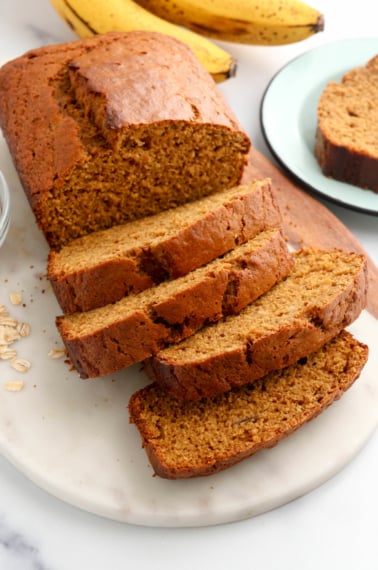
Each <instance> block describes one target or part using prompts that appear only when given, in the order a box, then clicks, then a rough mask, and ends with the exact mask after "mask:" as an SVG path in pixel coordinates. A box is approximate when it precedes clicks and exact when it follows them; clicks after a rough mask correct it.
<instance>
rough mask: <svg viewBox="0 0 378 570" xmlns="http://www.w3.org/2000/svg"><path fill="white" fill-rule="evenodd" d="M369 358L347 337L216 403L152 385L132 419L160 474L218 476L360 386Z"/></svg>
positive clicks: (137, 400)
mask: <svg viewBox="0 0 378 570" xmlns="http://www.w3.org/2000/svg"><path fill="white" fill-rule="evenodd" d="M367 358H368V348H367V346H366V345H364V344H362V343H360V342H358V341H357V340H355V339H354V338H353V337H352V336H351V335H350V334H349V333H348V332H345V331H342V332H341V333H340V335H338V336H337V337H335V338H334V339H332V340H331V341H329V343H327V344H326V345H324V346H323V347H322V348H320V349H319V350H318V351H317V352H315V353H312V354H311V355H309V356H307V357H305V358H302V359H301V360H299V361H298V362H297V363H296V364H293V365H291V366H290V367H288V368H285V369H284V370H281V371H277V372H271V373H270V374H268V375H267V376H265V377H264V378H262V379H260V380H257V381H255V382H253V383H251V384H248V385H245V386H243V387H241V388H236V389H234V390H231V391H229V392H227V393H225V394H222V395H219V396H217V397H215V398H203V399H201V400H199V401H196V402H188V401H180V400H178V399H176V398H174V397H172V396H169V395H167V393H166V392H165V391H164V390H163V389H162V388H161V387H159V386H158V385H157V384H156V383H153V384H150V385H148V386H147V387H145V388H143V389H141V390H140V391H138V392H136V393H135V394H133V395H132V396H131V399H130V402H129V415H130V421H131V423H134V424H135V425H136V427H137V429H138V430H139V433H140V435H141V439H142V443H143V447H144V448H145V451H146V452H147V454H148V457H149V460H150V462H151V465H152V467H153V469H154V471H155V473H156V474H157V475H159V476H161V477H164V478H168V479H182V478H190V477H198V476H203V475H212V474H214V473H216V472H218V471H221V470H223V469H226V468H228V467H230V466H231V465H234V464H235V463H238V462H240V461H242V460H244V459H246V458H248V457H250V456H252V455H254V454H255V453H256V452H258V451H260V450H262V449H265V448H271V447H273V446H275V445H276V444H278V443H279V442H280V441H281V440H282V439H283V438H285V437H286V436H288V435H290V434H291V433H292V432H294V431H295V430H297V429H298V428H300V427H301V426H303V425H304V424H306V423H307V422H308V421H310V420H312V419H313V418H315V417H316V416H318V415H319V414H320V413H321V412H323V411H324V410H325V409H326V408H327V407H328V406H330V405H331V404H332V403H333V402H334V401H335V400H337V399H339V398H340V397H341V396H342V395H343V393H344V392H345V391H346V390H347V389H348V388H349V387H350V386H351V385H352V384H353V382H354V381H355V380H356V379H357V378H358V376H359V375H360V372H361V370H362V368H363V366H364V365H365V363H366V360H367Z"/></svg>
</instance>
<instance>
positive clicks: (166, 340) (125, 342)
mask: <svg viewBox="0 0 378 570" xmlns="http://www.w3.org/2000/svg"><path fill="white" fill-rule="evenodd" d="M292 266H293V261H292V257H291V255H290V254H289V252H288V249H287V246H286V242H285V239H284V237H283V235H282V233H281V231H280V230H269V231H266V232H262V233H261V234H259V235H258V236H257V237H256V238H254V239H252V240H250V241H249V242H247V243H245V244H243V245H241V246H238V247H237V248H235V249H234V250H233V251H231V252H230V253H229V254H227V255H225V256H224V257H223V258H220V259H217V260H215V261H214V262H212V263H210V264H208V265H207V266H205V267H203V268H199V269H198V270H196V271H194V272H192V273H190V274H188V275H187V276H184V277H182V278H179V279H176V280H174V281H170V282H166V283H162V284H161V285H159V286H157V287H155V288H153V289H149V290H148V291H144V292H142V293H139V294H138V295H133V296H129V297H127V298H125V299H123V300H121V301H119V302H118V303H116V304H114V305H111V306H109V305H108V306H106V307H103V308H100V309H96V310H94V311H91V312H88V313H76V314H73V315H66V316H62V317H58V319H57V326H58V329H59V332H60V335H61V337H62V339H63V341H64V342H65V345H66V347H67V350H68V353H69V355H70V358H71V360H72V362H73V363H74V365H75V367H76V368H77V370H78V372H79V373H80V375H81V377H82V378H87V377H97V376H102V375H105V374H110V373H112V372H115V371H117V370H120V369H122V368H124V367H126V366H130V365H131V364H133V363H135V362H139V361H141V360H143V359H145V358H147V357H149V356H150V355H151V354H154V353H156V352H157V351H158V350H160V349H161V348H162V347H164V346H166V345H167V344H170V343H175V342H178V341H180V340H182V339H183V338H186V337H188V336H189V335H190V334H192V333H193V332H195V331H196V330H198V329H199V328H200V327H202V326H203V325H204V324H206V323H209V322H215V321H217V320H218V319H220V318H222V317H223V316H225V315H228V314H233V313H236V312H239V311H240V310H241V309H242V308H243V307H244V306H245V305H246V304H248V303H250V302H252V301H253V300H255V299H256V298H257V297H259V296H260V295H261V294H262V293H264V292H266V291H267V290H269V289H270V288H271V287H272V286H273V285H274V284H275V283H276V282H277V281H279V280H280V279H282V278H283V277H284V276H285V275H287V273H288V272H289V271H290V269H291V268H292Z"/></svg>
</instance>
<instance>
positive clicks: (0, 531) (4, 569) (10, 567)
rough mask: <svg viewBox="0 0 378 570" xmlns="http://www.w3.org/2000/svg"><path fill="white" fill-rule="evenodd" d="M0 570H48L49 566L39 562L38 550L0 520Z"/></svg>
mask: <svg viewBox="0 0 378 570" xmlns="http://www.w3.org/2000/svg"><path fill="white" fill-rule="evenodd" d="M0 569H1V570H50V566H46V564H45V563H44V562H43V561H42V560H41V556H40V552H39V550H38V548H36V547H35V546H33V545H32V544H30V543H29V542H28V540H27V539H26V537H25V536H23V535H22V534H20V533H18V532H16V531H14V530H12V529H11V528H9V527H8V526H7V525H6V523H5V522H4V520H2V519H0Z"/></svg>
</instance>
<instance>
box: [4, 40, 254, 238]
mask: <svg viewBox="0 0 378 570" xmlns="http://www.w3.org/2000/svg"><path fill="white" fill-rule="evenodd" d="M0 125H1V127H2V130H3V133H4V136H5V138H6V141H7V143H8V146H9V149H10V152H11V155H12V157H13V160H14V163H15V166H16V168H17V170H18V173H19V175H20V179H21V182H22V184H23V187H24V189H25V192H26V195H27V197H28V199H29V201H30V204H31V206H32V209H33V211H34V214H35V216H36V220H37V222H38V225H39V227H40V229H41V230H42V231H43V233H44V235H45V237H46V239H47V241H48V243H49V244H50V246H51V247H52V248H53V249H59V248H60V247H61V246H62V245H64V244H66V243H68V242H69V241H71V240H72V239H75V238H77V237H80V236H82V235H85V234H87V233H90V232H92V231H96V230H100V229H105V228H107V227H111V226H114V225H117V224H120V223H124V222H126V221H129V220H132V219H137V218H140V217H143V216H146V215H152V214H155V213H157V212H159V211H162V210H165V209H168V208H172V207H175V206H178V205H180V204H183V203H186V202H189V201H193V200H196V199H198V198H200V197H202V196H206V195H210V194H213V193H215V192H218V191H220V190H224V189H226V188H231V187H233V186H236V185H237V184H238V183H239V181H240V179H241V176H242V173H243V169H244V166H245V164H246V160H247V155H248V151H249V148H250V140H249V138H248V136H247V134H246V133H245V131H244V130H243V128H242V127H241V126H240V124H239V122H238V120H237V118H236V116H235V114H234V113H233V111H232V110H231V109H230V108H229V106H228V104H227V102H226V101H225V99H224V98H223V96H222V95H221V93H220V91H219V90H218V88H217V87H216V84H215V83H214V81H213V79H212V78H211V76H210V75H209V74H208V73H207V72H206V70H205V69H204V68H203V67H202V65H201V64H200V63H199V62H198V60H197V58H196V57H195V56H194V55H193V53H192V51H191V50H190V49H189V48H188V47H187V46H186V45H184V44H182V43H181V42H178V41H177V40H175V39H173V38H170V37H168V36H165V35H162V34H158V33H153V32H144V31H136V32H126V33H122V32H112V33H108V34H103V35H97V36H94V37H91V38H85V39H82V40H77V41H74V42H70V43H65V44H58V45H50V46H45V47H42V48H39V49H35V50H32V51H29V52H27V53H26V54H24V55H23V56H21V57H19V58H17V59H15V60H12V61H10V62H8V63H6V64H5V65H4V66H3V67H2V68H1V69H0Z"/></svg>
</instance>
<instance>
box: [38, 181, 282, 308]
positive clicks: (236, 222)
mask: <svg viewBox="0 0 378 570" xmlns="http://www.w3.org/2000/svg"><path fill="white" fill-rule="evenodd" d="M279 225H281V216H280V213H279V210H278V207H277V205H276V202H275V200H274V198H273V195H272V190H271V185H270V181H269V180H261V181H257V182H255V183H252V184H250V185H245V186H239V187H237V188H233V189H232V190H226V191H223V192H219V193H217V194H215V195H213V196H209V197H206V198H202V199H200V200H197V201H194V202H191V203H190V204H185V205H183V206H179V207H177V208H174V209H171V210H167V211H165V212H161V213H159V214H156V215H154V216H148V217H146V218H143V219H141V220H136V221H133V222H129V223H127V224H123V225H119V226H114V227H113V228H109V229H107V230H103V231H98V232H93V233H91V234H89V235H87V236H84V237H82V238H78V239H76V240H74V241H72V242H71V243H69V244H67V245H66V246H64V247H63V248H62V249H61V250H60V251H59V252H56V251H52V252H51V253H50V255H49V260H48V278H49V279H50V281H51V284H52V286H53V289H54V291H55V295H56V297H57V299H58V302H59V304H60V306H61V308H62V311H63V312H64V313H73V312H76V311H89V310H91V309H95V308H97V307H100V306H104V305H107V304H109V303H113V302H115V301H118V300H120V299H121V298H122V297H124V296H126V295H128V294H130V293H137V292H139V291H142V290H143V289H147V288H148V287H152V286H153V285H156V284H158V283H160V282H162V281H164V280H166V279H172V278H176V277H180V276H182V275H185V274H186V273H189V272H190V271H192V270H193V269H196V268H197V267H200V266H201V265H204V264H205V263H208V262H209V261H211V260H213V259H215V258H216V257H218V256H219V255H223V254H224V253H226V252H227V251H229V250H231V249H232V248H234V247H235V246H236V245H238V244H242V243H244V242H246V241H247V240H249V239H250V238H252V237H253V236H255V235H256V234H257V233H259V232H260V231H262V230H264V229H267V228H269V227H278V226H279Z"/></svg>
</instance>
